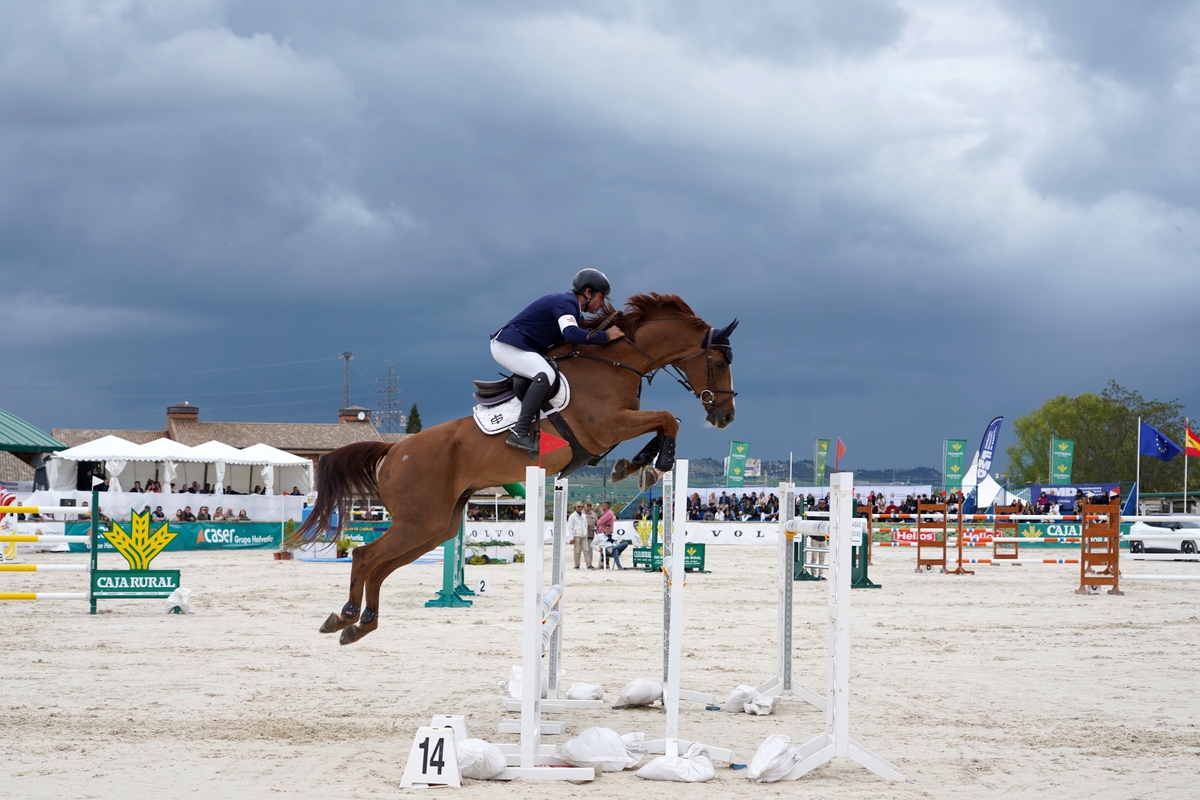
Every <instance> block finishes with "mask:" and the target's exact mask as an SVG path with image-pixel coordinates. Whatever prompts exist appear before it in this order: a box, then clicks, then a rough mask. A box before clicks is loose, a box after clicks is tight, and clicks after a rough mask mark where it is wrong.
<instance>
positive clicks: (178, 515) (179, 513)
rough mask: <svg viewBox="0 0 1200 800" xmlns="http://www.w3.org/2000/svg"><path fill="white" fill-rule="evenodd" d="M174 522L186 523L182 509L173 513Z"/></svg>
mask: <svg viewBox="0 0 1200 800" xmlns="http://www.w3.org/2000/svg"><path fill="white" fill-rule="evenodd" d="M175 521H176V522H187V520H186V519H184V518H183V509H182V508H181V509H179V510H178V511H176V512H175Z"/></svg>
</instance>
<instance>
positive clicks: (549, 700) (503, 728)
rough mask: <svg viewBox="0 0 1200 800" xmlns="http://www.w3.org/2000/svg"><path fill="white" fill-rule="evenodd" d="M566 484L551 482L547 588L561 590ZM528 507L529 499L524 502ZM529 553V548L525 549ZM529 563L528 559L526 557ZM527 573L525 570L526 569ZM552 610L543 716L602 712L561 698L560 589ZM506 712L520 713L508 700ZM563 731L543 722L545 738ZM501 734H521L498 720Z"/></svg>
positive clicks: (596, 703)
mask: <svg viewBox="0 0 1200 800" xmlns="http://www.w3.org/2000/svg"><path fill="white" fill-rule="evenodd" d="M568 489H569V484H568V483H567V479H566V478H559V479H557V480H555V481H554V518H553V522H552V523H551V525H552V527H551V547H552V552H551V555H550V586H551V591H554V589H553V587H556V586H557V587H562V586H563V585H564V582H565V581H564V577H565V575H566V561H565V558H566V551H565V549H564V545H563V542H564V541H565V539H566V524H567V523H566V520H567V513H568V511H567V495H568ZM526 503H527V504H528V499H526ZM525 516H526V518H528V516H529V513H528V505H526V514H525ZM526 550H527V551H528V547H527V548H526ZM527 560H528V557H527ZM526 569H528V567H527V568H526ZM557 597H558V599H557V601H556V603H555V604H554V605H555V608H556V610H557V612H558V624H557V625H555V626H554V630H553V632H552V633H551V634H550V643H549V646H548V648H547V649H546V672H547V674H546V684H547V691H546V699H545V700H543V701H542V712H541V713H543V714H561V713H563V712H564V711H566V710H567V709H568V708H592V709H594V708H603V707H604V702H603V701H602V700H570V699H568V698H566V697H563V694H564V691H563V688H562V686H561V684H560V681H561V673H562V650H563V624H564V623H565V622H566V610H565V608H564V603H563V600H562V589H561V588H560V589H559V591H558V595H557ZM504 707H505V710H507V711H517V712H519V711H521V710H522V708H521V701H520V700H514V699H512V698H509V699H507V700H505V704H504ZM565 729H566V725H565V723H563V722H562V721H561V720H542V733H543V734H546V735H548V736H550V735H555V734H560V733H562V732H563V731H564V730H565ZM497 730H499V732H500V733H520V732H521V720H511V719H505V720H500V725H499V727H498V728H497Z"/></svg>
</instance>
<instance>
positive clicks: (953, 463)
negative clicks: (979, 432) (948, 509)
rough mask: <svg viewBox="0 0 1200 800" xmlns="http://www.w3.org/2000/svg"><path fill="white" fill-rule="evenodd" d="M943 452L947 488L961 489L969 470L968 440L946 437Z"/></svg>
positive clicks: (944, 477)
mask: <svg viewBox="0 0 1200 800" xmlns="http://www.w3.org/2000/svg"><path fill="white" fill-rule="evenodd" d="M944 444H945V448H944V451H943V454H942V477H943V479H944V481H945V484H946V489H947V490H950V489H961V488H962V482H963V475H965V474H966V471H967V440H966V439H946V440H945V442H944Z"/></svg>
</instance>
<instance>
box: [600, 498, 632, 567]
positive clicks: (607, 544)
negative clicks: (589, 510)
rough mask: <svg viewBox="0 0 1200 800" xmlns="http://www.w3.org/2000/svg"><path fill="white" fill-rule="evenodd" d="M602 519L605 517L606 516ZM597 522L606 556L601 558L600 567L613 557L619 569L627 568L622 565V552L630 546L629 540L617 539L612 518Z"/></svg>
mask: <svg viewBox="0 0 1200 800" xmlns="http://www.w3.org/2000/svg"><path fill="white" fill-rule="evenodd" d="M605 505H608V503H605ZM600 519H604V517H601V518H600ZM597 524H598V525H599V526H600V546H601V547H602V548H604V558H603V559H601V560H600V568H601V569H604V568H605V565H604V561H605V560H606V559H610V558H611V559H612V563H613V566H615V567H616V568H617V569H625V567H623V566H621V553H623V552H625V548H626V547H629V542H627V541H625V540H624V539H622V540H621V541H617V539H616V538H614V536H613V523H612V520H609V521H608V522H603V523H597Z"/></svg>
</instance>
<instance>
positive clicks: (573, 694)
mask: <svg viewBox="0 0 1200 800" xmlns="http://www.w3.org/2000/svg"><path fill="white" fill-rule="evenodd" d="M567 699H568V700H603V699H604V687H603V686H601V685H600V684H598V683H572V684H571V685H570V687H569V688H568V689H567Z"/></svg>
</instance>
